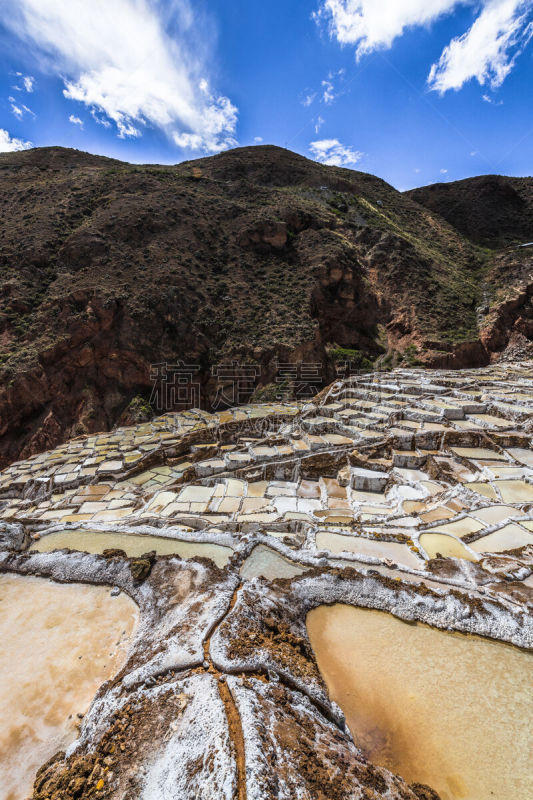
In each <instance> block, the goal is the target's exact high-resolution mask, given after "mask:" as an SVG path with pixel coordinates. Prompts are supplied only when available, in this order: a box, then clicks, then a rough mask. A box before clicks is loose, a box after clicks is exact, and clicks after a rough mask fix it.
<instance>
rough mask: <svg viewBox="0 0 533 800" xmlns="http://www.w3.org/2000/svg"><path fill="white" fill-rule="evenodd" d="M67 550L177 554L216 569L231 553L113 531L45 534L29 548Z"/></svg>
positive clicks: (209, 545)
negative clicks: (207, 561) (210, 563)
mask: <svg viewBox="0 0 533 800" xmlns="http://www.w3.org/2000/svg"><path fill="white" fill-rule="evenodd" d="M63 547H69V548H70V549H71V550H82V551H84V552H85V553H102V552H103V551H104V550H113V549H117V550H124V552H125V553H126V555H127V556H129V557H130V558H135V557H137V556H141V555H143V553H148V552H149V551H150V550H155V552H156V553H157V555H158V556H164V555H178V556H180V557H181V558H200V557H203V558H210V559H211V561H214V562H215V564H216V565H217V567H221V568H222V567H225V566H226V564H227V563H228V561H229V559H230V557H231V555H232V553H233V550H232V549H231V547H224V546H223V545H220V544H212V543H211V542H187V541H185V540H184V539H171V538H170V537H166V536H148V535H142V534H131V533H130V534H128V533H115V532H113V531H108V532H106V531H89V530H86V531H85V530H81V529H80V530H71V531H57V532H56V533H49V534H47V535H46V536H43V537H42V539H39V540H38V541H37V542H35V544H33V545H32V548H31V549H32V550H38V551H39V552H41V553H49V552H51V551H52V550H60V549H61V548H63Z"/></svg>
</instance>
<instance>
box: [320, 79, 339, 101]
mask: <svg viewBox="0 0 533 800" xmlns="http://www.w3.org/2000/svg"><path fill="white" fill-rule="evenodd" d="M335 97H336V95H335V89H334V86H333V84H332V83H331V81H322V100H323V101H324V103H326V105H330V104H331V103H333V101H334V100H335Z"/></svg>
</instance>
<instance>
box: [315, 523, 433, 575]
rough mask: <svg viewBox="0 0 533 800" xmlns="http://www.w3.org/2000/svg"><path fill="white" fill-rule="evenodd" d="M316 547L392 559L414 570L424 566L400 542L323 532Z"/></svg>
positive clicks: (317, 536)
mask: <svg viewBox="0 0 533 800" xmlns="http://www.w3.org/2000/svg"><path fill="white" fill-rule="evenodd" d="M316 547H317V550H328V551H329V552H330V553H334V554H338V553H355V554H359V555H362V556H374V558H380V559H390V560H391V561H396V562H399V563H400V564H404V565H405V566H407V567H413V568H414V569H420V567H421V566H423V564H421V562H420V560H419V559H418V558H417V557H416V556H415V554H414V553H412V552H411V551H410V550H409V548H408V547H407V545H405V544H399V543H398V542H385V541H382V542H378V541H377V540H375V539H365V538H364V537H362V536H344V535H343V534H339V533H329V532H325V531H324V532H322V531H321V532H320V533H317V535H316Z"/></svg>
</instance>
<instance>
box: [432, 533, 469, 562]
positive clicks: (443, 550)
mask: <svg viewBox="0 0 533 800" xmlns="http://www.w3.org/2000/svg"><path fill="white" fill-rule="evenodd" d="M419 541H420V544H421V545H422V547H423V548H424V550H425V551H426V553H427V554H428V556H429V558H437V556H438V554H439V553H440V555H441V556H443V557H444V558H464V559H465V560H466V561H477V558H476V556H474V555H472V553H470V552H469V551H468V550H467V549H466V547H465V546H464V544H463V543H462V542H460V541H459V540H458V539H454V537H453V536H448V534H446V533H423V534H421V536H420V540H419Z"/></svg>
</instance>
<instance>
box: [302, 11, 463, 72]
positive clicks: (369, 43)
mask: <svg viewBox="0 0 533 800" xmlns="http://www.w3.org/2000/svg"><path fill="white" fill-rule="evenodd" d="M458 3H459V0H402V1H401V2H399V0H322V2H321V5H320V8H319V10H318V11H317V12H316V13H315V14H314V18H315V19H316V20H317V21H321V20H325V21H326V22H327V24H328V28H329V32H330V35H331V36H332V37H333V38H335V39H337V41H338V42H339V43H340V44H354V45H355V46H356V53H357V57H358V58H360V57H361V56H362V55H364V54H365V53H370V52H372V51H373V50H378V49H381V48H388V47H390V46H391V45H392V43H393V41H394V39H396V38H397V37H398V36H401V35H402V33H403V32H404V31H405V29H406V28H409V27H413V26H415V25H428V24H429V23H431V22H433V21H434V20H436V19H437V18H438V17H439V16H441V14H445V13H446V12H448V11H451V9H453V8H454V7H455V6H456V5H458Z"/></svg>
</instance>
